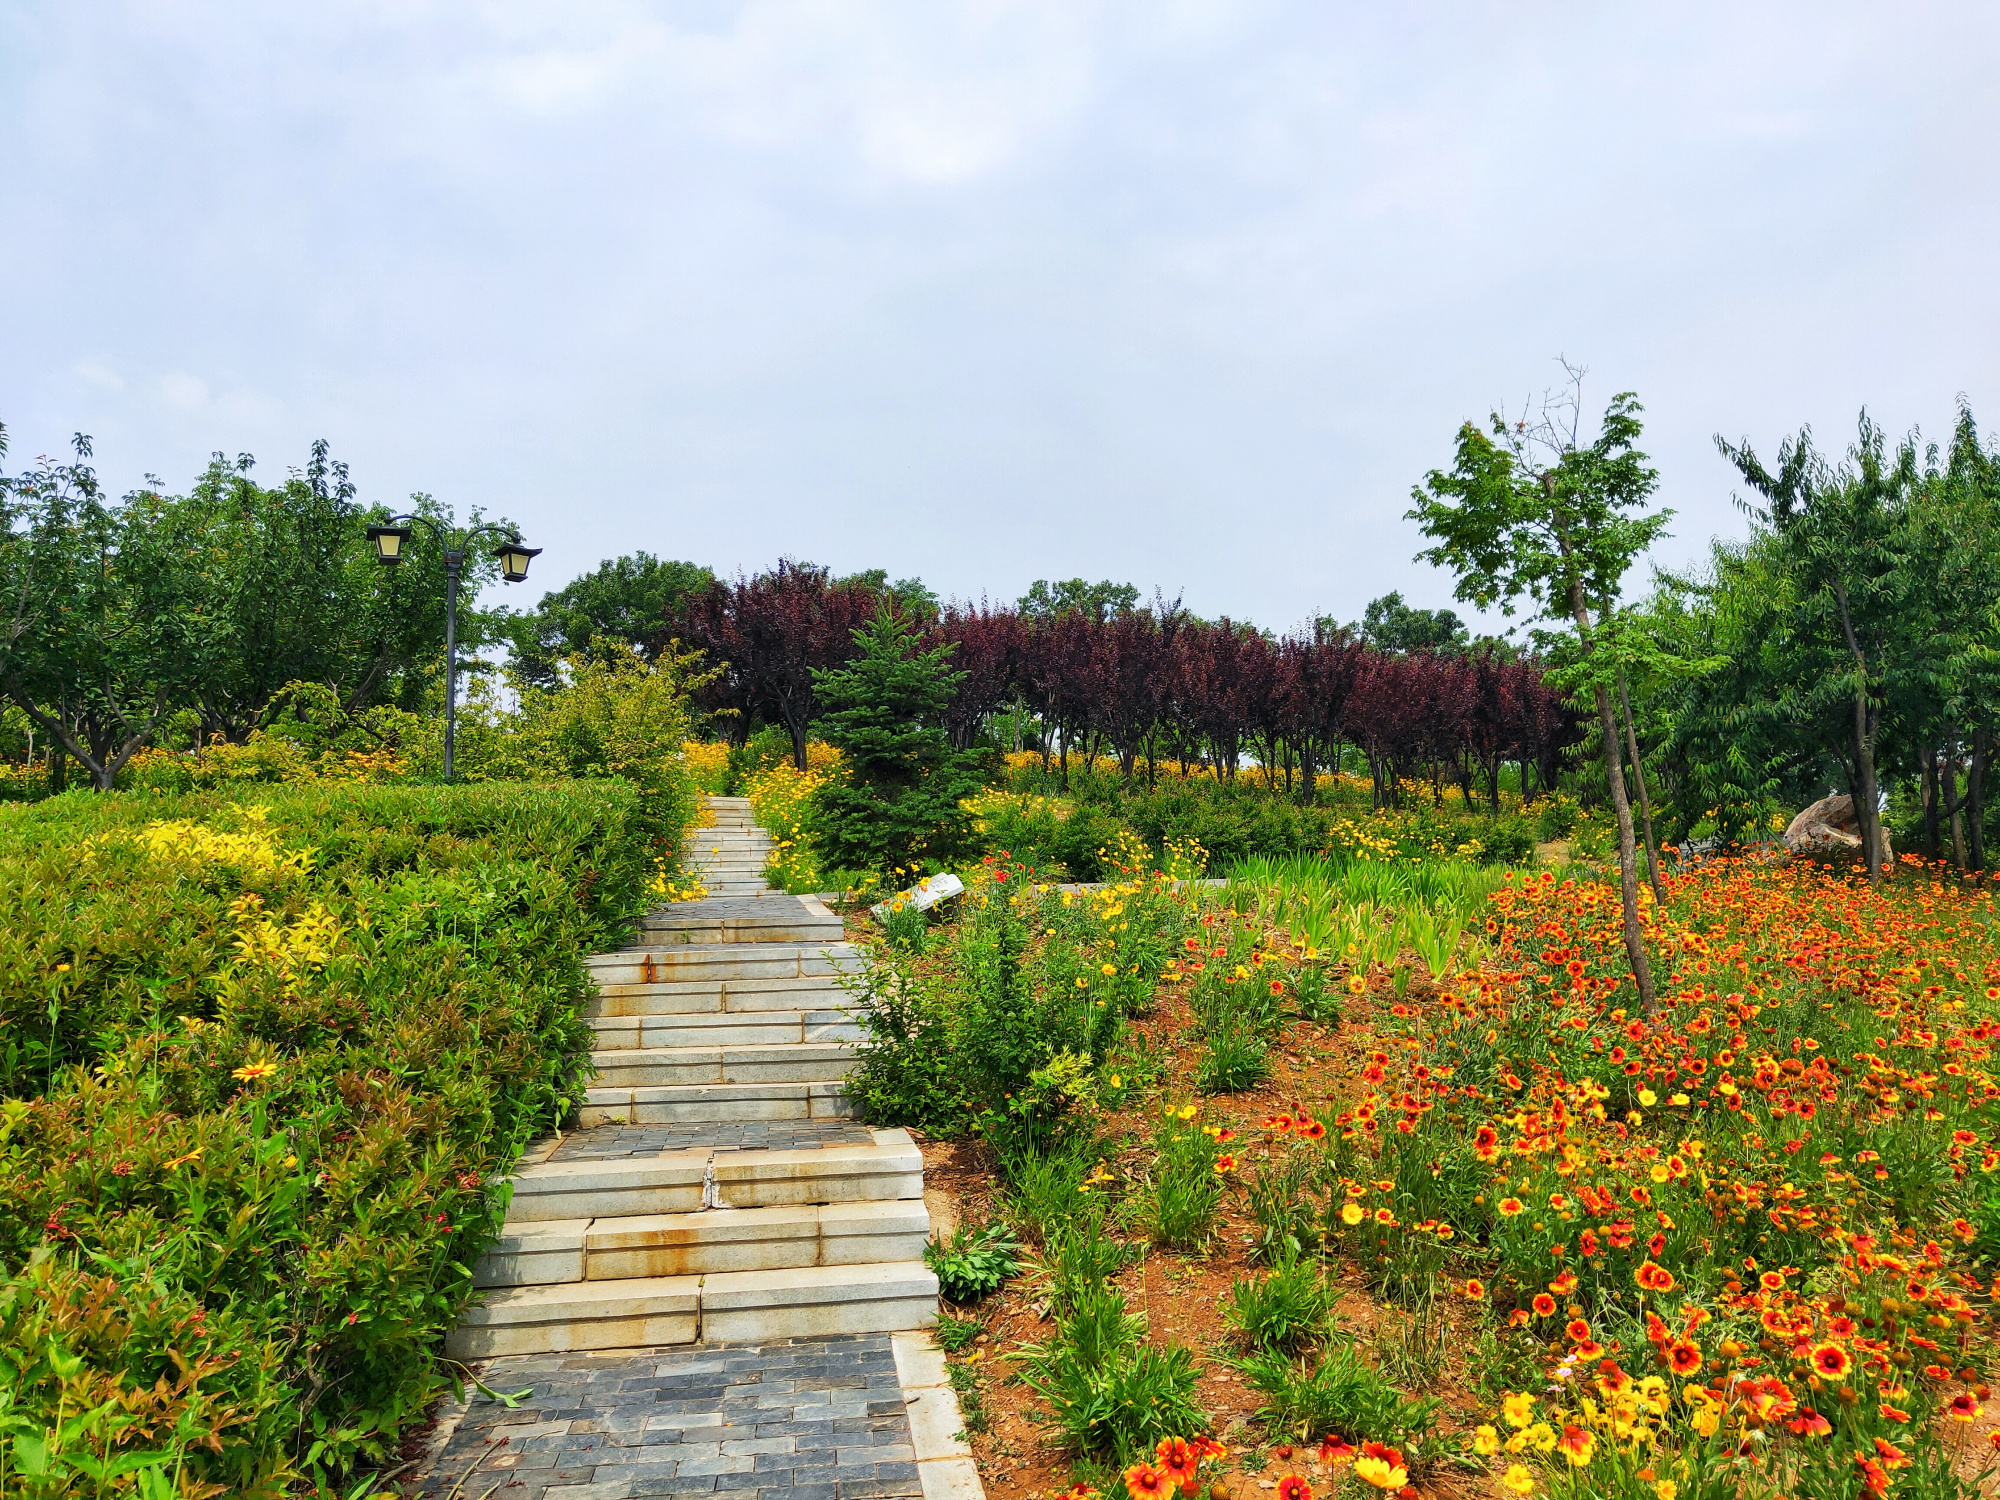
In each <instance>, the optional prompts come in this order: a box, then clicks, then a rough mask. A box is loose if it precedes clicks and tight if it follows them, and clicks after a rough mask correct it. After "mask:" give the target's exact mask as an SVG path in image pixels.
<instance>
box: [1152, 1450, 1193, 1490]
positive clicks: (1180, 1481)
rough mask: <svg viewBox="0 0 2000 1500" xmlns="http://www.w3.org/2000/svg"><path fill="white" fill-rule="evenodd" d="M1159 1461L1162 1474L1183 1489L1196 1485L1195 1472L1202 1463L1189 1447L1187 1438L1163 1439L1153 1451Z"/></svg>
mask: <svg viewBox="0 0 2000 1500" xmlns="http://www.w3.org/2000/svg"><path fill="white" fill-rule="evenodd" d="M1153 1457H1154V1458H1155V1459H1157V1460H1158V1462H1159V1466H1160V1472H1161V1473H1162V1474H1164V1475H1166V1476H1167V1478H1169V1479H1171V1480H1173V1482H1174V1483H1175V1484H1176V1485H1177V1486H1179V1487H1180V1488H1182V1489H1185V1488H1186V1487H1187V1486H1189V1485H1191V1484H1193V1483H1194V1471H1195V1469H1196V1467H1197V1466H1198V1465H1199V1464H1200V1463H1201V1459H1200V1457H1199V1456H1198V1455H1197V1454H1196V1453H1195V1451H1194V1449H1193V1448H1191V1447H1189V1446H1188V1440H1187V1439H1186V1438H1161V1439H1160V1444H1159V1446H1158V1447H1157V1448H1155V1449H1154V1450H1153Z"/></svg>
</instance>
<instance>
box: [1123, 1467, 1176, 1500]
mask: <svg viewBox="0 0 2000 1500" xmlns="http://www.w3.org/2000/svg"><path fill="white" fill-rule="evenodd" d="M1125 1488H1126V1489H1127V1490H1129V1491H1130V1492H1131V1495H1132V1500H1173V1494H1174V1482H1173V1480H1171V1479H1169V1478H1168V1477H1167V1476H1166V1475H1164V1474H1162V1473H1161V1472H1160V1471H1159V1470H1158V1469H1156V1468H1154V1467H1153V1466H1152V1465H1151V1464H1148V1463H1137V1464H1134V1465H1132V1467H1131V1468H1129V1469H1127V1470H1126V1471H1125Z"/></svg>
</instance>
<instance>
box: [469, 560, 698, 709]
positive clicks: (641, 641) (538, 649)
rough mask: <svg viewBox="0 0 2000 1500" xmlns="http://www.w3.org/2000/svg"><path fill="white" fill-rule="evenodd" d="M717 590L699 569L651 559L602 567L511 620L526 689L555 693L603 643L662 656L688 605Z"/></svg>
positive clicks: (509, 617) (508, 622)
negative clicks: (570, 662) (560, 678)
mask: <svg viewBox="0 0 2000 1500" xmlns="http://www.w3.org/2000/svg"><path fill="white" fill-rule="evenodd" d="M714 582H715V575H714V574H713V573H712V572H710V571H709V570H708V569H707V568H705V567H703V566H702V565H701V564H700V563H691V562H679V561H674V560H671V559H664V558H658V557H654V556H653V555H652V554H651V553H650V552H635V553H633V554H632V555H631V556H629V557H620V558H614V559H612V560H610V561H608V562H605V563H601V564H600V565H599V566H598V568H597V570H596V571H595V572H593V573H586V574H584V575H583V576H582V577H581V578H578V579H575V580H573V581H572V582H570V583H567V584H565V585H564V586H563V587H561V588H559V589H557V590H555V591H554V592H552V593H548V594H544V595H543V596H542V602H541V603H540V604H538V605H536V606H535V608H534V609H532V610H522V611H520V612H518V613H512V614H509V615H507V616H506V617H505V624H504V629H505V632H506V635H507V638H508V640H509V642H510V643H511V645H512V648H513V656H514V671H515V674H516V675H517V676H519V677H520V678H521V680H522V681H524V682H529V683H534V684H538V685H540V686H543V687H547V686H551V685H553V684H554V682H555V680H556V676H557V671H558V665H559V663H560V662H561V661H562V659H563V658H564V657H565V656H573V655H575V654H576V653H578V652H582V651H589V650H590V649H591V642H592V641H594V640H596V639H597V638H599V637H600V636H604V637H610V638H612V639H615V640H621V641H627V642H630V643H631V644H632V645H634V646H637V647H639V648H641V649H642V650H644V651H645V652H646V653H647V654H649V655H656V654H658V652H659V651H660V649H661V648H662V646H663V645H664V644H665V642H666V639H667V637H668V635H669V633H670V630H669V623H668V622H669V620H670V619H671V618H672V617H673V616H674V615H675V614H676V613H677V612H678V611H679V610H680V608H681V606H682V604H683V602H684V601H685V600H687V599H688V598H689V597H690V596H691V595H693V594H695V593H697V592H699V591H700V590H702V589H705V588H707V587H708V586H709V585H710V584H712V583H714Z"/></svg>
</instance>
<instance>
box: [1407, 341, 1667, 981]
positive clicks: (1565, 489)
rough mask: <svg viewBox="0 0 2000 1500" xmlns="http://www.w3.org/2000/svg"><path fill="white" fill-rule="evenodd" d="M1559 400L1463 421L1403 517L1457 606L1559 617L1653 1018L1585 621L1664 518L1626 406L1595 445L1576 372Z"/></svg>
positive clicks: (1620, 806) (1613, 764)
mask: <svg viewBox="0 0 2000 1500" xmlns="http://www.w3.org/2000/svg"><path fill="white" fill-rule="evenodd" d="M1569 373H1570V375H1571V381H1572V384H1571V389H1570V391H1569V392H1568V393H1567V394H1566V395H1564V396H1562V397H1560V398H1555V399H1545V400H1544V402H1543V405H1542V409H1541V411H1540V412H1539V414H1537V415H1535V416H1534V417H1532V418H1531V417H1529V416H1528V415H1525V414H1524V415H1523V416H1521V417H1519V418H1516V419H1513V420H1508V419H1507V418H1505V417H1503V416H1502V415H1500V414H1498V413H1496V414H1495V415H1494V416H1493V418H1492V424H1491V431H1490V432H1482V431H1481V430H1480V429H1479V428H1478V427H1477V426H1475V425H1474V424H1473V423H1471V422H1467V423H1466V424H1465V425H1464V426H1462V427H1461V428H1460V429H1459V433H1458V447H1457V455H1456V462H1455V463H1454V465H1453V467H1452V470H1451V471H1450V472H1449V473H1446V472H1444V471H1442V470H1437V469H1433V470H1432V471H1431V472H1430V473H1429V474H1428V475H1427V476H1426V477H1425V480H1424V483H1423V484H1422V485H1420V486H1418V487H1417V488H1416V490H1415V491H1414V492H1413V496H1414V499H1415V502H1416V503H1415V506H1414V508H1413V509H1412V510H1411V511H1410V512H1409V514H1410V516H1411V518H1412V519H1414V520H1416V521H1417V522H1418V523H1419V525H1421V526H1422V528H1423V531H1424V534H1425V535H1426V536H1429V537H1431V538H1434V539H1435V542H1436V545H1435V546H1432V547H1430V548H1428V549H1426V550H1425V551H1424V552H1422V553H1420V554H1419V556H1420V557H1421V558H1422V559H1423V560H1424V561H1426V562H1431V563H1435V564H1437V565H1439V566H1441V567H1446V568H1449V569H1451V570H1452V571H1453V572H1454V573H1455V574H1457V575H1458V588H1457V597H1458V598H1460V599H1463V600H1465V601H1467V602H1468V603H1472V604H1475V605H1478V606H1479V607H1481V608H1491V607H1493V606H1495V605H1498V606H1499V607H1500V608H1501V609H1502V610H1503V611H1504V612H1506V613H1510V614H1511V613H1512V612H1513V610H1514V608H1515V607H1516V603H1517V601H1519V600H1520V599H1521V598H1522V597H1523V596H1525V597H1526V598H1528V599H1530V600H1532V601H1533V603H1534V605H1535V606H1536V610H1537V613H1538V614H1540V615H1541V616H1542V617H1544V618H1549V619H1553V620H1562V619H1565V618H1566V619H1567V620H1568V621H1569V622H1570V623H1571V624H1573V626H1574V628H1575V630H1576V639H1577V643H1578V651H1579V656H1580V659H1581V661H1582V662H1583V663H1585V664H1586V666H1587V667H1588V670H1589V676H1590V697H1591V699H1592V700H1593V701H1594V704H1595V707H1596V712H1597V721H1598V732H1599V739H1600V743H1601V749H1602V753H1603V758H1604V769H1605V779H1606V781H1607V782H1608V783H1609V785H1610V790H1611V805H1612V808H1613V811H1614V812H1615V813H1616V815H1617V819H1618V874H1619V884H1620V888H1621V891H1622V894H1623V898H1624V899H1623V905H1624V916H1625V951H1626V955H1627V957H1628V958H1629V960H1630V961H1631V966H1632V978H1633V982H1634V984H1635V985H1636V986H1637V987H1638V991H1639V997H1640V1000H1641V1001H1642V1003H1644V1005H1645V1006H1646V1008H1647V1009H1648V1010H1649V1011H1650V1010H1652V1009H1654V1008H1655V1006H1656V1003H1657V1002H1656V1000H1655V998H1654V993H1653V976H1652V969H1651V966H1650V965H1649V964H1648V962H1647V959H1646V945H1645V938H1644V930H1643V928H1642V926H1641V924H1640V920H1639V899H1638V872H1637V857H1636V853H1635V837H1634V833H1633V826H1632V807H1631V803H1630V801H1629V800H1628V799H1627V797H1626V794H1625V778H1624V776H1623V775H1622V774H1621V772H1620V769H1619V768H1620V762H1621V761H1622V759H1623V747H1622V746H1621V745H1620V744H1619V734H1618V726H1617V720H1616V716H1615V714H1614V713H1613V710H1612V692H1613V689H1614V687H1615V684H1616V680H1617V677H1616V666H1617V641H1616V638H1615V637H1611V636H1607V637H1605V638H1603V639H1600V638H1599V629H1598V615H1599V613H1600V612H1601V609H1602V603H1603V601H1605V600H1611V599H1616V598H1617V597H1618V595H1619V593H1620V588H1621V585H1622V582H1623V579H1624V576H1625V574H1626V572H1627V570H1628V569H1629V568H1630V567H1631V565H1632V563H1633V561H1634V560H1635V559H1636V558H1637V557H1638V555H1639V554H1640V553H1641V552H1643V551H1644V550H1645V549H1646V548H1647V547H1648V546H1650V545H1651V544H1652V543H1653V541H1654V540H1655V539H1656V538H1657V537H1658V536H1659V535H1660V533H1661V531H1662V530H1663V529H1664V528H1665V526H1666V523H1667V520H1668V518H1669V517H1670V516H1671V514H1672V513H1671V512H1669V511H1658V512H1654V513H1652V514H1646V513H1645V512H1644V507H1645V505H1646V502H1647V501H1648V499H1649V498H1650V497H1651V495H1652V493H1653V490H1654V487H1655V485H1656V484H1657V482H1658V475H1657V473H1656V472H1655V471H1654V470H1653V469H1652V468H1651V467H1650V466H1649V464H1648V462H1647V459H1646V455H1645V454H1643V453H1641V452H1640V451H1639V449H1638V446H1637V444H1638V440H1639V436H1640V432H1641V424H1640V421H1639V413H1640V410H1641V408H1640V406H1639V402H1638V398H1637V397H1636V396H1634V395H1632V394H1631V393H1630V392H1623V393H1620V394H1619V395H1616V396H1614V397H1612V399H1611V403H1610V405H1609V406H1608V407H1607V408H1606V410H1605V413H1604V420H1603V422H1602V424H1601V426H1600V428H1599V431H1598V435H1597V437H1596V439H1595V440H1594V441H1591V442H1588V443H1585V442H1583V441H1582V440H1581V437H1580V435H1579V432H1578V423H1579V420H1580V415H1581V402H1580V400H1579V396H1578V392H1579V388H1580V385H1581V380H1582V371H1580V370H1575V369H1571V370H1570V372H1569Z"/></svg>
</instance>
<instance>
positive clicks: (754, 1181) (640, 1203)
mask: <svg viewBox="0 0 2000 1500" xmlns="http://www.w3.org/2000/svg"><path fill="white" fill-rule="evenodd" d="M510 1181H511V1182H512V1184H513V1189H514V1192H513V1197H512V1199H511V1200H510V1201H509V1203H508V1205H507V1220H506V1225H507V1228H508V1229H509V1230H510V1231H511V1230H513V1229H516V1228H519V1227H520V1226H521V1225H524V1224H534V1223H546V1222H548V1221H550V1220H558V1219H607V1218H631V1217H634V1216H637V1215H642V1214H693V1213H700V1212H701V1211H702V1209H703V1207H704V1206H706V1207H709V1208H776V1207H783V1206H797V1205H800V1204H815V1203H873V1202H889V1201H894V1200H897V1199H902V1198H915V1199H922V1197H923V1195H924V1159H923V1155H922V1153H921V1152H919V1151H918V1150H917V1148H916V1145H915V1143H914V1142H912V1141H911V1139H910V1136H909V1132H908V1131H904V1130H878V1131H876V1132H875V1143H874V1144H873V1145H870V1146H821V1147H817V1148H810V1149H801V1150H796V1151H715V1150H711V1149H708V1148H701V1149H697V1150H693V1151H663V1152H661V1153H660V1154H659V1155H657V1156H643V1157H611V1158H609V1159H590V1158H582V1159H577V1160H568V1161H565V1160H560V1159H558V1160H555V1161H544V1162H539V1163H536V1164H535V1165H532V1166H527V1167H523V1168H521V1169H520V1171H518V1172H516V1173H515V1174H514V1176H513V1177H512V1178H511V1179H510Z"/></svg>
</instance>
